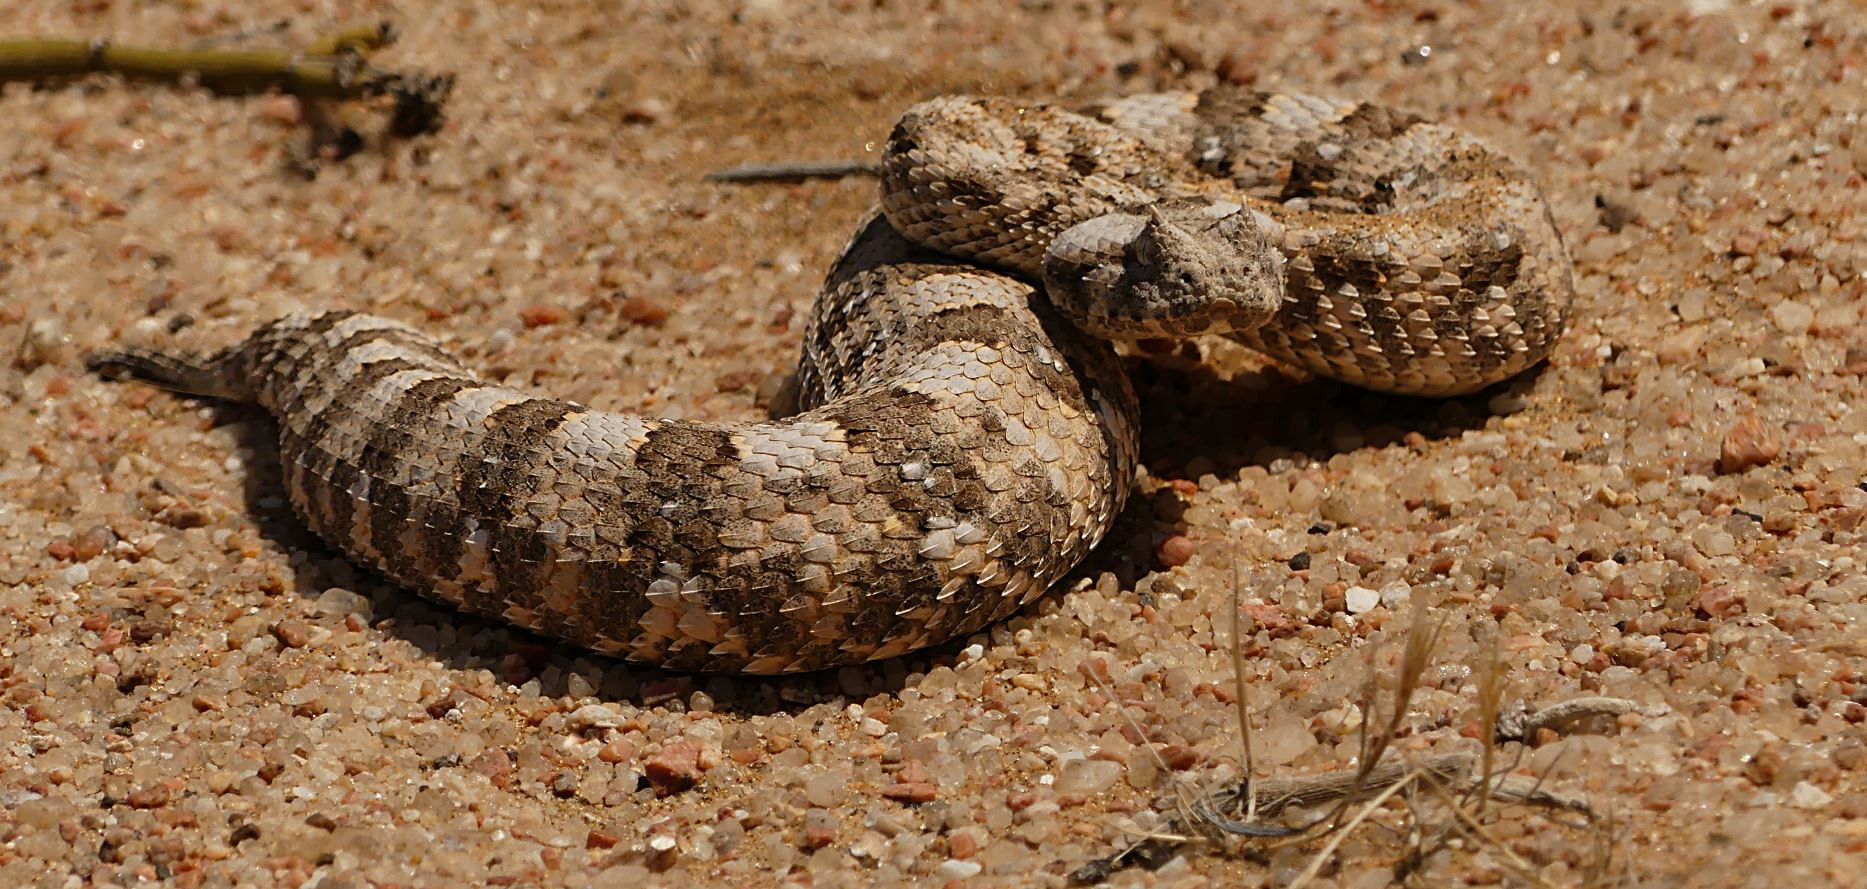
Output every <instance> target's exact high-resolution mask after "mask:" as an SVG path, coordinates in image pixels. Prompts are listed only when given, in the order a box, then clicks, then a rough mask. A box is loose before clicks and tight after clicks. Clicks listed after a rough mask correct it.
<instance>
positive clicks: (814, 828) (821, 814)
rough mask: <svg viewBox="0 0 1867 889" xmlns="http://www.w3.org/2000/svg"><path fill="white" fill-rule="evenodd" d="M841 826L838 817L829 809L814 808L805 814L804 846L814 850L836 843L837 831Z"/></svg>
mask: <svg viewBox="0 0 1867 889" xmlns="http://www.w3.org/2000/svg"><path fill="white" fill-rule="evenodd" d="M840 826H841V825H840V824H839V823H838V822H837V820H836V815H835V814H833V813H831V812H830V810H828V809H818V808H813V809H810V810H808V811H806V812H805V813H804V845H806V846H809V847H810V848H812V849H821V848H823V847H825V846H828V845H830V844H831V843H834V842H836V831H837V828H839V827H840Z"/></svg>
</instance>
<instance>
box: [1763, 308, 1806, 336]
mask: <svg viewBox="0 0 1867 889" xmlns="http://www.w3.org/2000/svg"><path fill="white" fill-rule="evenodd" d="M1770 320H1771V321H1772V322H1774V323H1775V324H1776V327H1777V329H1778V330H1781V331H1782V332H1784V333H1786V334H1789V335H1790V336H1801V335H1802V334H1805V333H1808V332H1809V326H1810V325H1812V324H1814V323H1815V310H1814V309H1811V308H1809V307H1808V306H1806V305H1803V304H1802V303H1799V302H1796V301H1795V300H1793V299H1786V300H1783V301H1782V302H1780V303H1777V304H1776V305H1774V306H1771V307H1770Z"/></svg>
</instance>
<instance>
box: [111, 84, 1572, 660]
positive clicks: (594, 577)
mask: <svg viewBox="0 0 1867 889" xmlns="http://www.w3.org/2000/svg"><path fill="white" fill-rule="evenodd" d="M882 180H883V189H882V190H883V197H882V201H881V213H880V214H871V216H870V218H869V219H868V220H867V221H865V222H864V223H863V224H862V226H861V228H860V231H859V232H858V234H857V235H856V236H855V238H854V239H853V240H852V241H851V242H850V244H849V246H848V247H847V248H846V249H845V250H844V252H843V254H842V256H841V257H840V259H839V260H838V261H837V263H836V265H835V267H834V269H833V270H832V271H831V273H830V275H829V278H828V281H827V282H826V284H825V286H824V287H823V289H822V292H821V293H820V295H819V296H818V299H817V302H816V306H815V309H814V311H813V317H812V318H811V320H810V323H809V326H808V328H807V330H806V333H805V338H804V345H803V352H802V357H801V359H800V361H799V367H798V380H799V389H800V396H799V401H800V407H801V408H802V411H801V412H800V413H798V414H796V415H794V416H791V417H788V418H785V419H781V420H776V421H771V422H761V423H696V422H686V421H680V420H655V419H650V418H645V417H640V416H636V415H633V414H627V413H612V412H607V411H599V410H593V409H590V408H587V407H584V406H582V405H578V404H574V403H571V402H566V401H560V400H557V399H552V398H547V397H541V396H535V395H531V394H527V393H525V392H521V391H517V390H514V389H509V388H505V387H501V386H495V385H489V384H487V383H484V382H482V381H480V380H479V379H478V378H477V377H476V376H475V375H474V373H473V372H472V371H471V370H470V369H468V368H467V367H465V366H463V365H462V364H461V363H460V362H458V361H457V360H455V359H454V358H453V357H451V356H450V355H449V354H448V353H447V352H446V351H445V350H444V349H442V348H441V347H440V346H439V345H438V344H437V343H436V342H435V341H434V340H432V339H430V338H428V337H426V336H424V335H422V334H421V333H418V332H417V331H415V330H414V329H412V328H410V327H407V326H405V325H402V324H400V323H398V322H395V321H391V320H388V319H385V318H380V317H374V316H370V315H363V314H354V313H349V312H335V311H334V312H324V313H319V314H304V315H292V316H288V317H285V318H281V319H279V320H276V321H273V322H271V323H268V324H266V325H264V326H262V327H260V328H258V329H257V330H256V331H254V332H253V333H252V334H251V336H249V337H248V338H247V339H245V340H244V341H242V342H240V343H238V344H236V345H234V346H232V347H230V348H227V349H225V350H222V351H220V352H217V353H215V354H212V355H208V356H197V355H192V354H185V353H176V352H163V351H151V350H141V349H138V350H125V351H112V352H103V353H98V354H95V355H93V356H92V357H91V358H90V360H89V364H90V366H91V367H92V368H93V369H94V370H97V371H99V372H101V373H105V374H108V375H111V376H132V377H137V378H141V379H144V380H147V381H149V382H151V383H154V384H156V385H159V386H164V387H167V388H171V389H175V390H179V391H184V392H191V393H196V394H200V395H205V396H211V397H216V398H226V399H238V400H244V401H257V402H258V403H259V404H261V405H263V406H264V407H265V408H266V409H267V410H269V411H270V412H271V413H272V414H273V415H274V416H275V417H276V418H277V419H278V422H279V428H280V444H279V447H280V454H281V457H282V461H281V462H282V464H283V466H284V468H285V483H286V485H287V487H288V489H289V492H290V495H291V500H292V503H293V505H294V506H295V508H296V509H297V511H298V513H299V514H300V515H301V516H302V517H303V518H304V520H305V521H306V522H307V523H308V524H309V525H310V527H311V528H312V529H313V530H315V531H316V532H317V533H318V534H319V535H321V536H322V537H323V538H324V539H326V540H328V541H330V542H331V543H332V544H333V545H335V546H337V547H338V548H340V549H342V550H343V551H344V552H345V553H346V554H348V555H349V556H351V557H352V558H354V559H356V560H358V561H360V562H364V563H367V564H369V565H372V566H374V567H376V568H377V569H379V570H381V571H382V572H383V573H384V574H386V575H388V576H389V577H390V578H392V579H394V580H395V581H396V582H397V583H399V584H402V585H404V586H406V587H408V588H410V589H413V590H416V591H418V592H420V593H423V594H425V595H428V596H432V597H435V598H438V599H441V600H445V601H447V602H451V603H454V604H456V605H458V606H460V607H462V608H464V609H467V610H469V611H473V612H478V613H481V614H486V615H491V616H493V617H497V618H500V619H502V620H505V621H509V622H511V623H513V624H516V625H519V626H522V627H526V628H529V629H533V630H538V631H541V632H545V633H549V634H552V635H556V636H559V637H562V638H564V639H567V640H570V641H572V642H575V643H577V644H579V645H583V646H587V647H589V648H591V649H594V650H596V651H599V652H605V653H609V654H615V655H619V656H621V657H624V658H627V659H630V660H634V661H640V662H645V663H651V664H658V665H661V666H665V667H668V668H671V669H680V670H702V671H731V672H745V673H778V672H789V671H798V670H812V669H818V668H822V667H827V666H833V665H838V664H847V663H853V662H858V661H865V660H871V659H876V658H883V657H889V656H893V655H899V654H902V653H904V652H907V651H911V650H913V649H916V648H919V647H922V646H925V645H930V644H934V643H937V642H940V641H943V640H946V639H950V638H953V637H956V636H961V635H964V634H968V633H971V632H974V631H976V630H978V629H980V628H982V627H984V626H986V625H988V624H990V623H992V622H993V621H996V620H999V619H1001V618H1003V617H1006V616H1007V615H1009V614H1010V613H1011V612H1013V611H1015V610H1016V609H1018V608H1019V607H1020V606H1022V605H1024V604H1025V603H1028V602H1030V601H1031V600H1033V599H1034V598H1036V597H1038V596H1040V595H1042V594H1043V593H1044V591H1045V590H1046V589H1047V588H1048V587H1049V586H1050V584H1052V583H1053V582H1054V581H1056V580H1057V579H1058V578H1059V577H1061V576H1062V575H1064V574H1065V573H1066V572H1068V571H1069V570H1070V569H1071V568H1073V567H1074V566H1075V565H1076V564H1077V563H1078V562H1080V561H1081V560H1082V558H1083V557H1084V555H1085V554H1087V553H1088V552H1089V550H1090V548H1091V547H1093V546H1095V545H1096V543H1097V542H1098V541H1099V540H1101V538H1102V536H1103V534H1104V533H1105V532H1106V531H1107V530H1108V527H1109V524H1110V522H1111V521H1112V519H1113V518H1114V516H1115V514H1116V513H1117V512H1118V511H1120V510H1121V508H1122V506H1123V504H1124V502H1125V501H1126V498H1127V493H1128V489H1129V487H1130V485H1131V483H1132V480H1133V475H1134V469H1135V463H1136V450H1137V444H1136V442H1137V438H1138V429H1137V416H1136V414H1137V408H1136V404H1135V397H1134V394H1133V392H1132V391H1131V390H1130V388H1129V385H1128V382H1127V380H1126V378H1125V377H1124V375H1123V373H1122V369H1121V367H1120V365H1119V364H1118V363H1117V361H1116V358H1115V355H1114V352H1113V351H1112V349H1111V347H1110V346H1109V345H1108V343H1107V342H1105V339H1111V338H1113V339H1119V338H1124V337H1142V336H1145V337H1159V336H1188V335H1193V334H1199V333H1220V334H1226V335H1229V336H1231V337H1233V338H1236V339H1238V340H1239V341H1241V342H1244V343H1246V344H1247V345H1250V346H1252V347H1253V348H1257V349H1261V350H1263V351H1264V352H1266V353H1268V354H1269V355H1271V356H1273V357H1275V358H1277V359H1279V360H1281V361H1284V362H1288V363H1290V364H1293V365H1296V366H1298V367H1301V368H1304V369H1306V370H1309V371H1311V372H1314V373H1317V374H1323V375H1327V376H1331V377H1334V378H1337V379H1340V380H1343V381H1346V382H1349V383H1352V384H1355V385H1359V386H1364V387H1368V388H1371V389H1377V390H1383V391H1389V392H1400V393H1411V394H1419V395H1450V394H1457V393H1462V392H1469V391H1472V390H1475V389H1478V388H1481V387H1483V386H1485V385H1488V384H1490V383H1493V382H1496V381H1498V380H1502V379H1504V378H1507V377H1509V376H1511V375H1513V374H1516V373H1517V372H1519V371H1521V370H1523V369H1524V368H1526V367H1529V366H1530V365H1532V364H1534V363H1536V362H1538V361H1540V360H1541V359H1542V358H1543V357H1544V356H1545V355H1547V354H1548V352H1549V350H1550V348H1551V346H1552V344H1553V341H1554V340H1555V338H1556V337H1557V336H1558V335H1559V334H1560V333H1561V331H1562V329H1563V326H1564V321H1565V313H1566V310H1567V306H1568V303H1569V298H1570V294H1571V290H1572V284H1571V272H1570V267H1569V260H1568V258H1567V255H1566V253H1565V251H1564V249H1563V246H1562V242H1561V239H1560V237H1559V236H1558V234H1557V232H1556V229H1555V227H1554V225H1553V223H1552V221H1551V218H1550V214H1549V211H1548V209H1547V207H1546V205H1545V204H1544V202H1543V200H1542V198H1541V196H1540V195H1539V193H1538V191H1537V189H1536V187H1535V185H1534V184H1533V183H1532V182H1531V181H1530V179H1529V178H1528V176H1526V175H1525V174H1524V173H1523V172H1522V171H1521V170H1520V169H1519V168H1518V167H1516V166H1515V165H1513V164H1512V163H1511V162H1510V161H1508V160H1507V159H1505V158H1504V157H1503V156H1501V155H1500V154H1499V153H1497V152H1495V151H1493V150H1492V149H1490V148H1488V147H1486V146H1485V145H1483V144H1482V143H1480V142H1478V141H1477V140H1475V139H1474V138H1472V137H1470V136H1468V135H1465V134H1462V133H1460V132H1458V131H1456V130H1452V129H1449V128H1446V127H1443V126H1439V125H1436V124H1431V123H1427V122H1425V121H1422V120H1420V119H1418V118H1416V117H1413V116H1411V115H1407V114H1403V113H1399V112H1396V111H1392V110H1389V109H1385V108H1380V107H1377V106H1373V105H1364V104H1355V103H1342V102H1335V101H1330V100H1325V99H1318V98H1313V97H1308V96H1300V95H1291V94H1273V93H1255V92H1249V91H1242V90H1232V89H1214V90H1208V91H1206V92H1203V93H1163V94H1152V95H1145V96H1135V97H1130V98H1127V99H1122V100H1119V101H1115V102H1111V103H1108V104H1105V105H1101V106H1096V107H1092V108H1086V109H1080V110H1076V111H1072V110H1066V109H1064V108H1061V107H1056V106H1050V105H1044V104H1037V103H1029V102H1018V101H1014V100H1009V99H995V98H946V99H937V100H934V101H930V102H927V103H923V104H922V105H919V106H916V107H914V108H912V109H910V110H909V111H908V112H907V113H906V114H905V115H904V116H903V117H902V118H901V120H900V121H899V122H898V123H897V124H896V126H895V129H894V132H893V134H892V135H891V137H890V139H889V144H888V149H887V154H886V158H885V160H884V164H883V175H882ZM904 236H905V237H904ZM1040 281H1041V282H1044V283H1043V284H1041V285H1040V284H1038V283H1037V282H1040ZM1086 334H1087V335H1086Z"/></svg>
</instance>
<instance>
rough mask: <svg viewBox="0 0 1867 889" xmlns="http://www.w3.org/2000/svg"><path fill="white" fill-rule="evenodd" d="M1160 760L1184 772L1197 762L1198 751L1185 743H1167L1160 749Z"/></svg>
mask: <svg viewBox="0 0 1867 889" xmlns="http://www.w3.org/2000/svg"><path fill="white" fill-rule="evenodd" d="M1160 758H1161V761H1162V762H1165V763H1166V764H1167V768H1170V769H1172V770H1174V771H1176V772H1184V771H1186V770H1187V769H1190V768H1192V767H1193V766H1196V765H1198V764H1199V759H1200V757H1199V751H1197V750H1194V749H1193V748H1191V747H1188V746H1186V745H1185V744H1168V745H1167V746H1165V747H1162V748H1161V750H1160Z"/></svg>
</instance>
